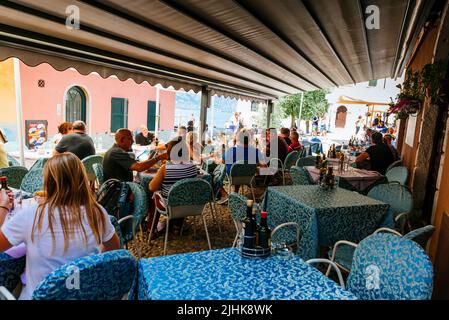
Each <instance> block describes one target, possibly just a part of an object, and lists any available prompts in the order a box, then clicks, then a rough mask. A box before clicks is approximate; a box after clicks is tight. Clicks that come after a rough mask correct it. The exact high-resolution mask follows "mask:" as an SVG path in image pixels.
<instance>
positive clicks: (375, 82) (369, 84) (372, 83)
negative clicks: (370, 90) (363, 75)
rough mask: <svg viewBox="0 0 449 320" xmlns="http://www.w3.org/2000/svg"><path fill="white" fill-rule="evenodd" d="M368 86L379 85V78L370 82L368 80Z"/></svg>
mask: <svg viewBox="0 0 449 320" xmlns="http://www.w3.org/2000/svg"><path fill="white" fill-rule="evenodd" d="M368 86H369V87H377V80H371V81H370V82H368Z"/></svg>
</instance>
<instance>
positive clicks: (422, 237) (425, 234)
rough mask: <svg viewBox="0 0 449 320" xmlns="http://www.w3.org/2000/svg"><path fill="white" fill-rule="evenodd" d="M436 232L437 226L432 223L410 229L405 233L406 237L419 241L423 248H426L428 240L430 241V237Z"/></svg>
mask: <svg viewBox="0 0 449 320" xmlns="http://www.w3.org/2000/svg"><path fill="white" fill-rule="evenodd" d="M434 232H435V227H434V226H432V225H428V226H425V227H422V228H418V229H415V230H413V231H410V232H409V233H407V234H406V235H404V238H406V239H410V240H413V241H415V242H416V243H418V244H419V245H420V246H421V248H423V249H424V250H426V246H427V242H428V241H429V239H430V237H432V235H433V233H434Z"/></svg>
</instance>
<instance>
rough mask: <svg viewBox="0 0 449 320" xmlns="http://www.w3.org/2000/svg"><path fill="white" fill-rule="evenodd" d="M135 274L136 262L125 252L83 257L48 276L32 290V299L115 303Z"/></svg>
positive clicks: (110, 252) (128, 288)
mask: <svg viewBox="0 0 449 320" xmlns="http://www.w3.org/2000/svg"><path fill="white" fill-rule="evenodd" d="M136 270H137V263H136V260H135V258H134V257H133V256H132V255H131V253H129V252H128V251H126V250H116V251H108V252H105V253H101V254H97V255H93V256H88V257H83V258H80V259H77V260H75V261H73V262H70V263H68V264H65V265H63V266H62V267H60V268H58V269H57V270H55V271H53V272H52V273H50V274H49V275H48V276H47V277H46V278H45V279H44V280H43V281H42V282H41V283H40V284H39V285H38V286H37V288H36V289H35V290H34V292H33V299H34V300H119V299H122V297H123V296H124V295H125V294H127V293H128V292H129V290H130V288H131V286H132V284H133V282H134V279H135V275H136ZM77 279H79V281H78V280H77ZM67 284H69V285H67ZM77 284H79V289H78V288H77V287H76V285H77Z"/></svg>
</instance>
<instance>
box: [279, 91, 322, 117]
mask: <svg viewBox="0 0 449 320" xmlns="http://www.w3.org/2000/svg"><path fill="white" fill-rule="evenodd" d="M327 93H328V91H327V90H315V91H309V92H306V93H304V104H303V108H302V114H301V119H300V120H310V119H312V118H313V117H314V116H316V115H320V116H323V115H324V114H325V113H326V112H327V110H328V108H329V102H328V101H327V99H326V94H327ZM300 104H301V94H300V93H298V94H293V95H289V96H285V97H282V98H281V99H280V100H279V102H278V103H277V105H276V106H277V107H279V108H280V109H281V110H282V113H283V115H284V116H285V117H291V119H292V125H293V124H294V123H295V120H296V119H298V118H299V111H300Z"/></svg>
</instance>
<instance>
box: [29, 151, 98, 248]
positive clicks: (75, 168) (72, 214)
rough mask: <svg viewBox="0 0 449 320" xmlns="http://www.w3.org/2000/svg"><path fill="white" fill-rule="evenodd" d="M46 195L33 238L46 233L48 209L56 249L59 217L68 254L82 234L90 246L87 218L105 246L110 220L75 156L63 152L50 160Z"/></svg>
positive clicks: (37, 215)
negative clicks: (56, 221)
mask: <svg viewBox="0 0 449 320" xmlns="http://www.w3.org/2000/svg"><path fill="white" fill-rule="evenodd" d="M44 193H45V195H46V197H45V200H44V201H43V202H42V203H41V204H39V206H38V208H37V210H36V214H35V216H34V222H33V228H32V233H31V239H32V241H33V242H34V240H35V232H36V230H37V231H38V233H39V234H41V233H42V222H43V220H44V212H45V208H47V210H48V215H47V219H48V226H49V228H50V232H51V236H52V239H53V249H54V248H55V241H56V237H55V232H54V225H53V224H54V222H55V219H56V217H55V214H56V209H57V212H58V213H57V214H58V215H59V220H60V223H61V227H62V232H63V235H64V252H66V251H67V249H68V247H69V242H70V240H71V239H73V238H74V237H75V235H76V234H77V233H78V234H81V235H82V236H83V238H84V244H85V246H87V235H86V230H85V228H84V225H83V219H84V218H87V221H88V223H89V226H90V228H91V229H92V233H93V235H94V237H95V241H96V242H97V244H99V245H100V244H101V242H102V241H101V235H102V234H103V233H104V230H105V226H106V218H105V215H104V214H103V211H102V209H101V207H100V205H99V204H98V203H97V201H96V199H95V196H94V193H93V191H92V189H91V187H90V185H89V181H88V178H87V174H86V171H85V169H84V165H83V164H82V163H81V161H80V160H79V159H78V157H77V156H75V155H74V154H72V153H62V154H58V155H55V156H53V157H52V158H50V159H48V161H47V163H46V164H45V166H44Z"/></svg>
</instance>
